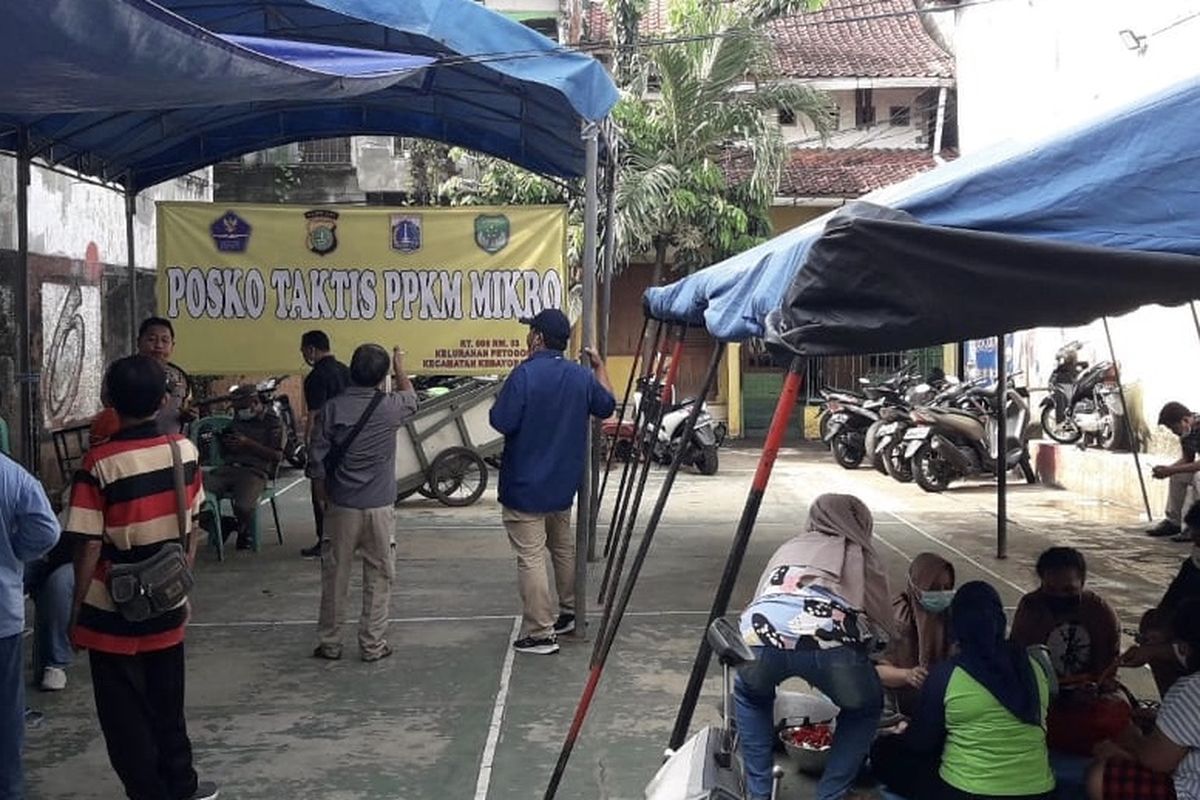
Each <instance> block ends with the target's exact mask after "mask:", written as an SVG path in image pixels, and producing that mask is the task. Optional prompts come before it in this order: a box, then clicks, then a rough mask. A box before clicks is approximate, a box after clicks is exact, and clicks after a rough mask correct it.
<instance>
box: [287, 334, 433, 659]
mask: <svg viewBox="0 0 1200 800" xmlns="http://www.w3.org/2000/svg"><path fill="white" fill-rule="evenodd" d="M391 362H392V368H393V370H394V371H395V385H394V387H393V391H392V393H391V394H384V393H383V392H382V391H381V390H380V385H381V384H382V383H383V379H384V378H385V377H387V370H388V355H387V351H386V350H384V349H383V348H382V347H380V346H379V345H377V344H364V345H361V346H360V347H359V348H358V349H357V350H355V351H354V357H353V358H352V359H350V386H349V387H347V389H346V391H345V392H343V393H342V394H340V395H338V396H337V397H335V398H333V399H331V400H329V401H328V402H327V403H326V404H325V406H324V408H323V409H322V411H321V414H320V415H319V416H318V417H317V425H316V428H315V429H314V430H313V433H312V446H311V448H310V450H309V459H308V477H310V478H312V481H313V484H312V485H313V491H314V492H315V493H316V498H317V502H318V503H320V504H322V505H323V506H324V508H325V531H326V536H325V539H324V540H323V541H322V543H321V612H320V617H319V619H318V622H317V647H316V649H315V650H314V651H313V655H314V656H315V657H317V658H324V659H329V660H337V659H339V658H341V657H342V638H341V633H340V631H339V625H340V621H341V619H342V617H343V616H344V611H345V608H346V595H347V594H348V592H349V588H350V568H351V566H352V565H353V561H354V554H355V552H356V551H357V552H359V553H361V554H362V559H363V613H362V617H361V622H360V624H359V630H358V647H359V653H360V655H361V656H362V660H363V661H378V660H379V659H381V658H387V657H388V656H390V655H391V654H392V648H391V647H389V646H388V643H387V638H386V637H387V621H388V600H389V598H390V596H391V591H392V579H393V578H394V577H395V562H394V561H393V559H392V553H391V538H392V535H393V534H394V533H395V529H396V521H395V520H396V518H395V503H396V431H397V430H399V428H400V426H401V425H403V424H404V420H406V419H408V418H409V417H410V416H412V414H413V412H414V411H416V409H417V393H416V391H415V390H414V389H413V385H412V381H410V380H409V379H408V376H407V375H406V374H405V373H404V360H403V354H402V352H401V350H400V348H399V347H397V348H395V349H394V350H393V351H392V359H391Z"/></svg>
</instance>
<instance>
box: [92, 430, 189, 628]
mask: <svg viewBox="0 0 1200 800" xmlns="http://www.w3.org/2000/svg"><path fill="white" fill-rule="evenodd" d="M167 441H168V444H170V446H171V467H172V470H173V472H174V473H175V518H176V522H177V524H178V525H179V540H178V541H175V542H165V543H164V544H163V545H162V547H160V548H159V549H158V552H157V553H155V554H154V555H152V556H150V557H149V558H145V559H142V560H141V561H137V562H135V563H133V564H113V565H112V568H111V569H110V570H109V573H108V592H109V594H110V595H112V599H113V603H114V604H115V605H116V607H117V611H119V612H120V613H121V616H122V617H124V618H125V619H127V620H128V621H130V622H145V621H146V620H148V619H154V618H155V617H158V616H162V615H163V614H165V613H166V612H168V611H170V610H172V609H174V608H177V607H178V606H179V604H180V603H182V602H183V601H184V600H185V599H186V598H187V595H188V592H189V591H191V589H192V586H193V585H194V583H195V581H194V579H193V578H192V569H191V567H189V566H188V561H187V552H188V535H189V534H188V513H187V508H188V505H187V490H186V489H185V487H184V479H183V456H182V455H181V454H180V452H179V443H178V442H177V441H175V440H174V439H168V440H167ZM197 468H199V465H197Z"/></svg>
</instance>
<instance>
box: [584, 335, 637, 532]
mask: <svg viewBox="0 0 1200 800" xmlns="http://www.w3.org/2000/svg"><path fill="white" fill-rule="evenodd" d="M649 327H650V318H649V317H646V318H645V319H644V320H643V321H642V333H641V335H640V336H639V337H638V346H637V350H636V351H635V352H634V354H633V363H632V364H630V365H629V379H628V380H626V381H625V394H624V395H623V397H622V398H621V405H620V407H619V408H618V409H617V433H616V435H615V436H614V437H613V441H612V445H611V446H610V447H609V448H608V457H607V459H606V461H605V464H604V477H603V478H601V480H600V490H599V491H598V492H597V493H596V502H595V503H594V504H593V506H592V527H595V525H596V521H597V520H598V519H599V518H600V507H601V506H602V505H604V493H605V490H607V489H608V476H609V474H610V473H612V465H613V457H614V455H615V454H616V452H617V447H616V445H617V443H618V442H620V441H621V426H622V424H623V423H624V422H625V412H626V410H627V409H628V408H629V398H631V397H632V396H633V380H634V376H636V375H637V371H638V367H639V366H640V365H639V364H638V359H640V358H641V356H642V339H645V338H646V331H647V329H649ZM604 549H605V551H606V552H607V551H608V543H607V542H606V543H605V545H604Z"/></svg>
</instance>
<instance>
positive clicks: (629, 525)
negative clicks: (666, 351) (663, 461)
mask: <svg viewBox="0 0 1200 800" xmlns="http://www.w3.org/2000/svg"><path fill="white" fill-rule="evenodd" d="M686 333H687V328H686V327H684V326H681V327H680V332H679V338H678V339H677V340H676V341H675V347H674V349H673V350H672V351H671V366H670V367H669V368H668V369H667V377H666V379H665V380H664V381H663V383H662V384H661V389H660V390H659V392H658V395H657V397H655V398H653V400H651V399H649V398H646V397H645V396H643V397H642V403H643V405H645V404H646V403H650V402H653V404H654V406H653V413H654V422H653V425H651V424H650V421H649V419H647V424H646V429H645V433H644V434H643V435H640V436H638V437H637V438H636V439H635V442H637V445H636V446H635V449H634V452H635V453H636V456H635V457H636V458H640V459H641V461H642V471H641V474H640V475H639V476H638V485H637V492H636V494H634V495H633V505H632V506H631V507H630V508H629V519H628V522H626V525H625V531H624V533H622V534H620V539H619V541H618V542H617V543H616V544H617V547H616V548H615V549H613V550H610V551H609V553H608V563H607V564H606V565H605V570H604V579H603V580H602V581H601V587H600V597H601V598H602V603H603V606H604V611H603V615H602V616H601V618H600V631H601V632H600V633H599V634H597V637H596V638H597V642H596V646H595V648H594V649H593V651H592V663H595V660H596V658H597V656H598V655H599V652H600V642H601V641H603V639H604V631H605V630H607V624H608V620H609V616H610V613H611V609H612V604H613V599H614V598H615V597H616V594H617V585H618V584H619V583H620V582H621V573H622V571H624V569H625V556H626V555H627V554H628V553H629V543H630V541H632V540H633V530H634V526H635V525H636V524H637V513H638V509H640V508H641V506H642V495H643V494H644V493H645V491H646V479H647V478H649V477H650V469H651V467H653V466H654V454H653V449H654V443H656V442H657V441H658V437H659V436H660V435H661V433H662V421H663V417H664V416H665V413H666V410H667V407H666V403H667V399H666V398H667V395H668V392H672V393H673V391H672V390H673V389H674V387H675V376H676V374H677V372H678V364H679V362H680V360H681V358H682V356H683V340H684V337H685V336H686ZM684 435H685V436H686V435H687V434H686V432H685V434H684ZM680 441H683V442H686V441H688V440H687V439H686V438H682V439H680ZM680 449H681V450H686V448H680ZM672 480H674V478H672ZM631 488H632V483H631ZM626 503H627V504H628V495H627V496H626Z"/></svg>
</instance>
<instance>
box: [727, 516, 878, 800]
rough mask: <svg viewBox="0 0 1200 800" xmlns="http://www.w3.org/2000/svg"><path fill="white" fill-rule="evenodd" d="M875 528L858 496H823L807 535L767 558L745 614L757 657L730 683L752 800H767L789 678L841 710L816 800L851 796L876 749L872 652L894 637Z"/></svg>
mask: <svg viewBox="0 0 1200 800" xmlns="http://www.w3.org/2000/svg"><path fill="white" fill-rule="evenodd" d="M873 525H874V522H873V519H872V517H871V512H870V510H869V509H868V508H867V507H866V505H864V504H863V502H862V501H861V500H859V499H858V498H857V497H852V496H850V495H842V494H823V495H821V496H820V497H818V498H817V499H816V500H815V501H813V504H812V506H811V507H810V508H809V511H808V523H807V525H806V528H805V530H804V532H803V533H801V534H800V535H798V536H796V537H794V538H792V539H789V540H788V541H787V542H785V543H784V544H783V545H782V546H781V547H780V548H779V549H778V550H776V551H775V554H774V555H773V556H771V560H770V561H769V562H768V563H767V568H766V570H765V571H764V572H763V575H762V578H761V579H760V580H759V583H758V591H757V592H756V593H755V597H754V600H753V601H752V602H751V603H750V605H749V606H748V607H747V608H746V610H745V611H744V612H743V613H742V617H741V629H742V635H743V636H744V637H745V639H746V642H747V644H749V645H750V646H751V647H752V648H753V649H754V652H755V656H756V657H757V660H756V661H754V662H753V663H750V664H747V665H746V666H744V667H743V668H742V669H741V670H740V671H739V673H738V677H737V681H736V683H735V684H734V701H735V704H736V710H737V723H738V731H739V733H740V735H741V745H742V760H743V763H744V766H745V771H746V783H747V790H748V795H749V798H750V800H769V798H770V796H771V767H772V763H773V760H772V752H773V750H774V748H775V720H774V713H773V709H774V702H775V688H776V687H777V686H778V685H779V684H780V683H781V682H783V681H784V680H786V679H788V678H803V679H804V680H806V681H808V682H809V683H810V684H812V685H813V686H815V687H816V688H817V689H819V690H820V691H821V692H824V693H825V694H826V695H827V696H828V697H829V699H830V700H832V701H833V702H834V703H835V704H836V705H837V706H838V708H839V709H840V711H839V713H838V716H837V724H836V727H835V730H834V735H833V747H832V749H831V751H830V754H829V760H828V762H827V764H826V767H825V771H824V773H823V774H822V775H821V780H820V783H818V784H817V795H816V796H817V800H840V799H841V798H844V797H846V795H847V793H848V792H849V791H850V788H851V786H852V785H853V783H854V779H855V777H856V776H857V774H858V770H859V767H860V766H861V765H862V762H863V759H864V758H865V756H866V754H867V750H868V749H869V748H870V746H871V740H872V739H873V738H874V737H875V731H876V728H877V726H878V724H879V716H880V713H881V711H882V709H883V691H882V688H881V687H880V683H879V676H878V675H877V674H876V672H875V667H874V666H873V665H872V663H871V660H870V659H869V658H868V651H869V650H870V649H871V648H872V646H873V644H874V643H875V642H876V641H877V640H878V639H879V634H880V633H883V634H886V635H887V636H888V637H890V636H892V635H893V634H894V629H895V621H894V619H893V613H892V606H891V602H890V601H889V599H888V597H889V593H888V588H887V576H886V575H885V574H884V571H883V569H882V567H881V566H880V564H879V560H878V558H877V557H876V554H875V549H874V546H873V541H872V538H871V534H872V528H873Z"/></svg>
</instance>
